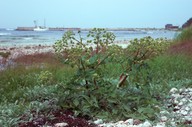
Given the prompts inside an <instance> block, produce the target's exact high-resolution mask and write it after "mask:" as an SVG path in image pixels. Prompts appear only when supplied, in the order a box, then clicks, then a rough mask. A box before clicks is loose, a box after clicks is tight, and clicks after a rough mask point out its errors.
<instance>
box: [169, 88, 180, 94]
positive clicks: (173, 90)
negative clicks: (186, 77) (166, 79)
mask: <svg viewBox="0 0 192 127" xmlns="http://www.w3.org/2000/svg"><path fill="white" fill-rule="evenodd" d="M176 92H178V89H177V88H172V89H171V90H170V91H169V93H171V94H173V93H176Z"/></svg>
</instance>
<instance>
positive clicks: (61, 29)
mask: <svg viewBox="0 0 192 127" xmlns="http://www.w3.org/2000/svg"><path fill="white" fill-rule="evenodd" d="M34 28H35V27H17V28H16V29H10V28H0V30H16V31H33V30H34ZM47 28H48V30H49V31H67V30H73V31H79V30H80V31H90V30H92V29H93V28H77V27H68V28H65V27H47ZM104 29H106V30H107V31H151V30H170V31H172V30H173V31H174V30H175V29H165V28H104ZM177 30H179V29H177Z"/></svg>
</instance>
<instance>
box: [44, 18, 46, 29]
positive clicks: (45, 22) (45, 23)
mask: <svg viewBox="0 0 192 127" xmlns="http://www.w3.org/2000/svg"><path fill="white" fill-rule="evenodd" d="M44 28H46V20H45V19H44Z"/></svg>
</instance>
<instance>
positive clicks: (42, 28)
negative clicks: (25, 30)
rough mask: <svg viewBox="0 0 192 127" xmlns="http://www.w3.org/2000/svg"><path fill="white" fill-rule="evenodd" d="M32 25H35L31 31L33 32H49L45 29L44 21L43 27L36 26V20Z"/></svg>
mask: <svg viewBox="0 0 192 127" xmlns="http://www.w3.org/2000/svg"><path fill="white" fill-rule="evenodd" d="M34 24H35V28H34V29H33V31H48V30H49V29H48V28H47V27H46V23H45V20H44V26H43V27H41V26H38V23H37V20H35V21H34Z"/></svg>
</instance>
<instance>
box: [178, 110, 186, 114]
mask: <svg viewBox="0 0 192 127" xmlns="http://www.w3.org/2000/svg"><path fill="white" fill-rule="evenodd" d="M180 113H181V114H182V115H187V114H188V112H187V111H185V110H181V112H180Z"/></svg>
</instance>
